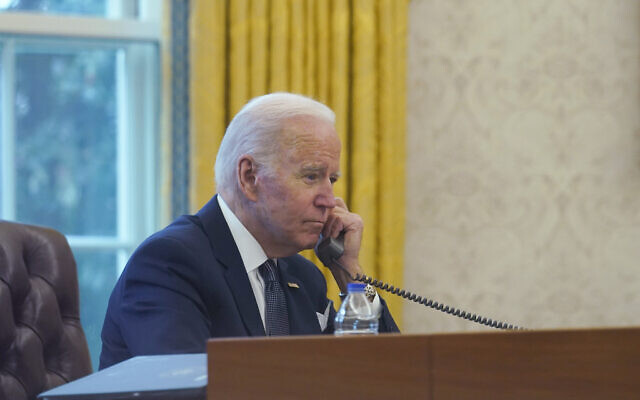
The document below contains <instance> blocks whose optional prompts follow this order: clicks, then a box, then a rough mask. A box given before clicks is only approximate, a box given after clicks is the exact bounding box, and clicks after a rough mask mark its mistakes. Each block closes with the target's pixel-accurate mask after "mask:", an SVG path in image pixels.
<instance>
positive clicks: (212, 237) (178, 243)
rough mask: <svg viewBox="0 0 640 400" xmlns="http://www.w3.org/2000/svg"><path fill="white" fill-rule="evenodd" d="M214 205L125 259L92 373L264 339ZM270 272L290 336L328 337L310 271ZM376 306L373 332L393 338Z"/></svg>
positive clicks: (291, 262) (295, 261)
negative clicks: (277, 282) (240, 339)
mask: <svg viewBox="0 0 640 400" xmlns="http://www.w3.org/2000/svg"><path fill="white" fill-rule="evenodd" d="M216 197H217V196H214V197H213V198H212V199H211V200H210V201H209V202H208V203H207V204H206V205H205V206H204V207H203V208H202V209H201V210H200V211H199V212H198V213H197V214H196V215H188V216H182V217H180V218H178V219H177V220H176V221H174V222H173V223H172V224H171V225H169V226H167V227H166V228H164V229H163V230H161V231H159V232H157V233H155V234H154V235H152V236H151V237H149V238H148V239H147V240H145V241H144V242H143V243H142V244H141V245H140V246H139V247H138V248H137V249H136V251H135V252H134V253H133V255H132V256H131V259H130V260H129V262H128V263H127V265H126V267H125V269H124V271H123V273H122V275H121V276H120V279H119V280H118V282H117V283H116V286H115V288H114V290H113V292H112V294H111V298H110V299H109V306H108V309H107V314H106V317H105V321H104V325H103V328H102V354H101V355H100V369H102V368H105V367H108V366H110V365H112V364H115V363H117V362H120V361H123V360H125V359H127V358H130V357H133V356H137V355H149V354H169V353H198V352H205V344H206V340H207V339H208V338H211V337H229V336H264V335H265V332H264V327H263V324H262V319H261V318H260V312H259V311H258V306H257V304H256V300H255V297H254V295H253V290H252V289H251V284H250V283H249V278H248V276H247V272H246V269H245V267H244V264H243V263H242V259H241V257H240V253H239V251H238V248H237V247H236V244H235V242H234V240H233V236H232V235H231V231H230V230H229V227H228V225H227V223H226V220H225V219H224V216H223V214H222V211H221V210H220V206H219V204H218V200H217V198H216ZM278 266H279V270H280V278H281V281H282V287H283V289H284V292H285V296H286V300H287V307H288V310H289V327H290V332H291V334H292V335H307V334H320V333H332V332H333V320H334V317H335V310H334V309H333V307H332V308H331V311H330V315H329V321H328V325H327V328H326V329H325V331H324V332H322V331H321V330H320V325H319V323H318V318H317V316H316V313H321V314H322V313H324V312H325V310H326V308H327V304H328V302H329V300H328V299H327V293H326V292H327V286H326V281H325V279H324V276H323V275H322V273H321V272H320V271H319V270H318V268H317V267H316V266H315V265H314V264H313V263H311V262H310V261H308V260H306V259H305V258H304V257H302V256H300V255H295V256H292V257H286V258H280V259H278ZM287 283H294V284H297V286H298V287H291V286H295V285H291V286H290V285H288V284H287ZM381 300H382V299H381ZM382 303H383V313H382V316H381V318H380V331H381V332H395V331H398V328H397V326H396V324H395V322H394V321H393V318H392V317H391V314H390V313H389V311H388V309H387V307H386V305H385V304H384V301H382Z"/></svg>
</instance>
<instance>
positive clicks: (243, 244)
mask: <svg viewBox="0 0 640 400" xmlns="http://www.w3.org/2000/svg"><path fill="white" fill-rule="evenodd" d="M217 197H218V204H219V205H220V209H221V210H222V215H223V216H224V219H225V220H226V221H227V225H229V230H230V231H231V236H233V240H234V241H235V242H236V246H237V247H238V251H239V252H240V257H241V258H242V262H243V263H244V267H245V268H246V269H247V272H251V271H253V270H254V269H256V268H258V267H259V266H261V265H262V264H264V262H265V261H267V254H266V253H265V252H264V250H263V249H262V246H260V243H258V241H257V240H256V238H254V237H253V235H252V234H251V232H249V231H248V230H247V228H245V226H244V225H242V222H240V220H239V219H238V217H236V215H235V214H234V213H233V211H231V209H230V208H229V206H228V205H227V203H226V202H225V201H224V199H223V198H222V196H220V194H218V196H217Z"/></svg>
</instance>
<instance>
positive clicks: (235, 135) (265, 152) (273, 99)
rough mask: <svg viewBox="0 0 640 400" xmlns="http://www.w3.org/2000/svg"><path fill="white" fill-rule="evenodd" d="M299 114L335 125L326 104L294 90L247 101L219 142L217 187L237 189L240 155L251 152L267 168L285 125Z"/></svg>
mask: <svg viewBox="0 0 640 400" xmlns="http://www.w3.org/2000/svg"><path fill="white" fill-rule="evenodd" d="M298 116H310V117H315V118H318V119H321V120H324V121H327V122H329V123H331V124H332V125H335V114H334V112H333V111H332V110H331V109H330V108H329V107H327V106H326V105H324V104H322V103H320V102H317V101H315V100H313V99H311V98H309V97H305V96H301V95H298V94H293V93H283V92H279V93H271V94H267V95H264V96H260V97H256V98H254V99H252V100H251V101H249V102H248V103H247V104H246V105H245V106H244V107H242V109H241V110H240V111H239V112H238V113H237V114H236V115H235V117H233V120H231V123H230V124H229V126H228V127H227V130H226V132H225V134H224V137H223V138H222V142H221V143H220V148H219V149H218V155H217V157H216V164H215V176H216V185H217V190H218V191H219V192H221V191H227V190H233V191H234V192H235V191H236V189H237V188H238V186H237V179H235V175H236V170H237V162H238V159H239V158H240V156H242V155H245V154H248V155H251V156H252V157H253V159H254V161H255V162H256V163H257V165H258V166H259V167H260V166H264V167H266V168H268V169H269V168H270V167H272V166H273V165H274V161H275V160H276V159H277V158H278V156H279V154H278V153H279V152H280V149H281V148H280V144H281V142H282V138H281V137H280V134H281V133H282V131H283V128H284V124H285V122H286V121H287V120H288V119H291V118H293V117H298Z"/></svg>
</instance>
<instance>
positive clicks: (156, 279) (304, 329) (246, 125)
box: [100, 93, 398, 368]
mask: <svg viewBox="0 0 640 400" xmlns="http://www.w3.org/2000/svg"><path fill="white" fill-rule="evenodd" d="M334 121H335V116H334V113H333V111H331V110H330V109H329V108H328V107H326V106H325V105H323V104H321V103H318V102H316V101H314V100H311V99H309V98H307V97H303V96H299V95H294V94H289V93H274V94H269V95H265V96H262V97H258V98H255V99H253V100H252V101H250V102H249V103H248V104H247V105H245V107H244V108H243V109H242V110H240V112H239V113H238V114H237V115H236V116H235V117H234V118H233V120H232V121H231V123H230V124H229V127H228V128H227V131H226V133H225V136H224V139H223V140H222V143H221V145H220V150H219V152H218V156H217V159H216V165H215V170H216V181H217V189H218V195H216V196H214V197H213V198H212V199H211V200H210V201H209V202H208V203H207V204H206V205H205V206H204V207H203V208H202V209H201V210H200V211H198V213H197V214H195V215H188V216H182V217H180V218H178V219H177V220H176V221H174V222H173V223H172V224H171V225H169V226H167V227H166V228H164V229H163V230H161V231H159V232H157V233H156V234H154V235H152V236H151V237H149V238H148V239H147V240H145V241H144V242H143V243H142V244H141V245H140V247H139V248H138V249H137V250H136V251H135V252H134V253H133V255H132V257H131V259H130V260H129V262H128V263H127V266H126V268H125V270H124V272H123V273H122V276H121V277H120V279H119V280H118V283H117V284H116V286H115V288H114V290H113V293H112V295H111V298H110V300H109V308H108V310H107V315H106V317H105V321H104V326H103V329H102V354H101V356H100V368H104V367H107V366H109V365H112V364H114V363H117V362H120V361H122V360H125V359H127V358H130V357H133V356H136V355H144V354H167V353H193V352H204V351H205V343H206V340H207V339H208V338H210V337H225V336H264V335H287V334H291V335H301V334H320V333H331V332H333V319H334V316H335V309H334V307H333V304H332V302H331V301H330V300H329V299H327V293H326V291H327V286H326V281H325V279H324V276H323V275H322V273H321V272H320V271H319V270H318V269H317V268H316V267H315V265H314V264H313V263H311V262H309V261H307V260H306V259H304V258H303V257H302V256H300V255H298V254H297V253H298V252H299V251H301V250H304V249H309V248H312V247H313V246H314V245H315V243H316V242H317V240H318V237H319V235H320V234H323V235H324V236H331V237H337V236H338V235H339V234H340V233H344V244H345V251H344V254H343V255H342V257H341V258H340V259H339V260H338V261H339V262H340V263H341V264H342V265H343V266H344V267H345V269H346V270H348V271H349V274H347V273H345V271H344V270H342V269H340V268H335V267H332V274H333V277H334V279H335V280H336V282H337V284H338V286H339V287H340V289H341V290H342V291H343V292H344V291H345V289H346V286H347V283H348V282H349V281H350V277H349V275H352V276H353V275H354V274H355V273H357V272H361V268H360V265H359V264H358V252H359V249H360V242H361V238H362V228H363V223H362V219H361V218H360V217H359V216H358V215H356V214H354V213H351V212H349V210H348V209H347V207H346V205H345V204H344V202H343V201H342V200H341V199H339V198H336V197H334V194H333V184H334V182H335V181H336V180H337V179H338V178H339V176H340V172H339V160H340V147H341V146H340V140H339V139H338V135H337V134H336V131H335V128H334ZM371 300H372V301H373V302H375V303H376V304H377V305H378V306H379V307H381V317H380V327H379V329H380V331H381V332H389V331H397V330H398V328H397V326H396V324H395V322H394V321H393V318H392V317H391V315H390V314H389V311H388V309H387V307H386V305H385V304H384V301H382V300H381V299H380V298H379V297H378V296H377V294H375V295H374V296H372V299H371Z"/></svg>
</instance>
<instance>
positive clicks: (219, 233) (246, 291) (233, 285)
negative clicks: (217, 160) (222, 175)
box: [197, 195, 265, 336]
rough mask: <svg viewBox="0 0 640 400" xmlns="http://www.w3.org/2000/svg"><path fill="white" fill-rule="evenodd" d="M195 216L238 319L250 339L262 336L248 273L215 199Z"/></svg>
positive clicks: (260, 320) (261, 327)
mask: <svg viewBox="0 0 640 400" xmlns="http://www.w3.org/2000/svg"><path fill="white" fill-rule="evenodd" d="M197 216H198V217H199V218H200V221H201V222H202V227H203V229H204V231H205V233H206V235H207V237H208V238H209V243H210V244H211V248H212V249H213V253H214V255H215V257H216V259H217V260H218V261H219V262H220V263H221V264H223V265H224V267H225V268H226V272H225V274H224V277H225V280H226V281H227V284H228V285H229V288H230V289H231V293H232V294H233V298H234V300H235V303H236V305H237V306H238V311H239V312H240V317H241V318H242V322H243V323H244V325H245V328H246V329H247V331H248V332H249V335H250V336H265V332H264V326H263V325H262V318H260V312H259V311H258V306H257V304H256V299H255V297H254V295H253V289H252V288H251V283H249V277H248V276H247V270H246V269H245V266H244V264H243V263H242V258H241V257H240V252H239V251H238V247H237V246H236V243H235V242H234V240H233V236H232V235H231V231H230V230H229V226H228V225H227V221H226V220H225V219H224V215H223V214H222V210H221V209H220V205H219V204H218V195H216V196H213V198H212V199H211V200H209V202H208V203H207V204H206V205H205V206H204V207H202V209H201V210H200V211H198V213H197Z"/></svg>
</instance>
